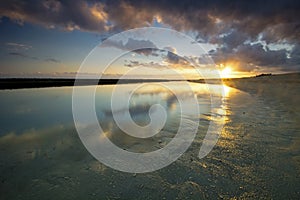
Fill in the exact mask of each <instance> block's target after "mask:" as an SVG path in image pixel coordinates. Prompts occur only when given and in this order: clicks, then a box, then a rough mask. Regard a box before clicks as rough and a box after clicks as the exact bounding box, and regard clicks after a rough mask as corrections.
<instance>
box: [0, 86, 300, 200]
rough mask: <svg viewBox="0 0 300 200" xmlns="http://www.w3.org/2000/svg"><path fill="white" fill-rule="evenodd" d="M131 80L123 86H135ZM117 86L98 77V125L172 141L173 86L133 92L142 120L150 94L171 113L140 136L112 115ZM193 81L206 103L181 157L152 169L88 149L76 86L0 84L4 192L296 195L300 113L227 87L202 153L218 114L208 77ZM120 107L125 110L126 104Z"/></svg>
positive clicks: (133, 146)
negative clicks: (116, 162)
mask: <svg viewBox="0 0 300 200" xmlns="http://www.w3.org/2000/svg"><path fill="white" fill-rule="evenodd" d="M168 84H171V85H172V84H173V87H174V88H176V90H179V91H181V92H182V93H181V94H182V95H185V96H189V95H190V94H189V92H187V91H184V90H183V89H182V88H180V84H178V83H168ZM133 86H134V84H128V85H124V86H122V87H124V91H130V90H131V89H132V87H133ZM113 87H114V86H98V89H97V93H96V100H95V101H96V104H95V107H96V113H97V116H98V119H99V121H100V125H101V126H102V127H103V130H104V131H106V132H107V133H109V134H108V135H107V136H108V137H109V138H110V140H111V141H112V142H113V143H114V144H116V145H117V146H119V147H120V148H123V149H126V150H128V151H132V152H147V151H153V150H156V149H159V148H162V147H164V146H165V145H166V144H167V143H168V142H169V141H170V140H172V138H173V137H174V135H175V134H176V131H177V129H178V126H179V116H180V115H179V111H180V109H179V105H178V101H177V100H176V98H174V95H173V94H172V93H171V92H169V91H167V90H166V89H164V88H161V87H158V86H153V85H151V86H150V87H144V88H142V89H140V90H138V91H136V93H135V95H134V96H132V98H131V101H130V114H131V117H132V118H133V120H134V121H135V122H136V123H137V124H140V125H145V124H147V123H149V115H148V109H149V107H150V105H152V104H153V103H160V104H161V105H162V106H163V107H164V108H165V109H166V111H167V116H168V120H167V121H166V124H165V127H164V128H163V129H162V131H161V132H160V133H159V134H157V135H156V136H155V137H152V138H151V139H136V138H132V137H128V136H127V135H126V134H125V133H123V132H122V131H121V130H120V129H118V128H117V127H116V125H115V123H114V121H113V118H112V113H111V110H110V98H109V97H110V95H111V92H112V89H113ZM86 88H87V89H88V88H89V87H86ZM192 89H193V91H194V92H195V93H196V95H197V101H198V103H199V107H200V111H201V114H200V116H198V117H199V119H200V124H199V127H198V133H197V136H196V138H195V140H194V141H193V144H192V145H191V147H190V148H189V149H188V150H187V152H186V153H185V154H184V155H183V156H182V157H180V158H179V159H178V160H177V161H176V162H174V163H172V164H171V165H169V166H167V167H165V168H163V169H160V170H158V171H155V172H151V173H145V174H130V173H124V172H119V171H116V170H113V169H111V168H109V167H107V166H105V165H103V164H101V163H100V162H99V161H97V160H96V159H95V158H93V157H92V156H91V155H90V153H89V152H88V151H87V150H86V149H85V147H84V146H83V144H82V143H81V141H80V139H79V137H78V134H77V132H76V130H75V127H74V122H73V117H72V88H71V87H63V88H44V89H22V90H11V91H9V90H5V91H0V99H1V100H0V101H1V105H0V108H1V115H0V124H1V126H0V127H1V129H0V198H1V199H163V198H165V199H176V198H177V199H207V198H210V199H216V198H224V199H229V198H245V199H253V198H255V199H257V198H265V199H270V198H275V199H286V198H290V199H292V198H294V199H297V198H298V197H299V195H300V193H299V191H298V188H300V178H299V174H300V170H299V166H300V165H299V163H300V162H299V160H300V159H299V157H300V151H299V144H300V142H299V141H300V140H299V137H300V136H299V135H300V134H299V126H298V125H297V119H296V120H295V118H294V116H291V115H290V113H289V112H287V111H286V110H285V109H284V107H280V106H277V104H276V103H274V102H266V101H264V100H263V99H260V98H258V97H255V96H251V95H249V94H247V93H245V92H242V91H239V90H237V89H233V88H226V95H227V98H226V99H225V105H224V107H223V108H222V109H225V110H226V124H225V126H224V128H223V131H222V134H221V137H220V138H219V140H218V143H217V145H216V146H215V147H214V149H213V150H212V152H210V154H209V155H208V156H207V157H205V158H203V159H199V158H198V157H197V156H198V153H199V149H200V146H201V144H202V141H203V137H204V135H205V133H206V131H207V128H208V125H209V122H210V120H212V118H211V116H210V99H209V94H208V91H207V89H206V87H205V85H203V84H196V83H195V84H192ZM83 98H84V96H83ZM120 98H122V96H120ZM119 110H120V112H122V107H120V108H119ZM187 117H189V118H190V119H194V116H187Z"/></svg>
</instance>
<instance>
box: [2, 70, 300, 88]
mask: <svg viewBox="0 0 300 200" xmlns="http://www.w3.org/2000/svg"><path fill="white" fill-rule="evenodd" d="M290 76H292V77H294V78H293V79H289V78H287V77H290ZM271 77H276V78H277V79H278V78H279V79H278V80H280V79H282V81H289V80H293V81H295V77H296V80H299V81H300V79H298V78H300V73H289V74H277V75H272V74H261V75H256V76H254V77H246V78H245V77H244V78H224V79H222V81H223V82H224V83H228V82H229V81H234V80H249V79H250V80H253V81H255V80H259V81H268V79H270V78H271ZM169 81H180V80H177V79H176V80H172V79H100V80H96V79H80V81H79V82H77V83H76V86H87V85H97V84H98V85H115V84H128V83H147V82H169ZM185 81H186V80H185ZM187 81H190V82H195V83H219V81H220V79H198V80H187ZM74 83H75V79H71V78H0V90H4V89H24V88H44V87H63V86H74Z"/></svg>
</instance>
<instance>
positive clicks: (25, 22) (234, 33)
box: [0, 0, 300, 77]
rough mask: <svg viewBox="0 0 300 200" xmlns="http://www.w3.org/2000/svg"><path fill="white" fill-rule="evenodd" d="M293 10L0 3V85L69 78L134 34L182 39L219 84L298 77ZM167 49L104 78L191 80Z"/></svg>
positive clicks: (292, 5)
mask: <svg viewBox="0 0 300 200" xmlns="http://www.w3.org/2000/svg"><path fill="white" fill-rule="evenodd" d="M299 10H300V1H298V0H277V1H276V0H272V1H271V0H252V1H240V0H232V1H229V0H195V1H193V0H184V1H183V0H181V1H174V0H152V1H147V0H124V1H121V0H102V1H101V0H99V1H97V0H78V1H72V0H2V1H1V2H0V77H74V76H75V75H76V73H77V71H78V69H79V67H80V65H81V63H82V62H83V61H84V59H85V58H86V56H87V55H88V54H89V53H90V52H91V50H92V49H94V48H95V47H96V46H98V45H100V44H101V43H102V42H103V41H105V39H107V38H109V37H110V36H112V35H114V34H117V33H120V32H122V31H126V30H130V29H133V28H141V27H163V28H169V29H172V30H176V31H179V32H181V33H184V34H187V35H188V36H189V37H191V38H193V39H194V40H195V42H196V43H198V44H201V45H202V46H204V49H205V50H206V53H207V55H208V56H209V57H210V58H211V59H212V60H213V62H214V63H215V65H216V67H217V68H218V69H219V70H220V72H221V76H223V77H241V76H252V75H256V74H260V73H274V74H276V73H289V72H299V71H300V20H299V19H300V12H299ZM165 40H166V41H167V40H168V37H167V36H166V37H165ZM137 41H138V39H132V40H128V41H127V42H126V41H125V42H124V43H122V45H119V46H116V45H114V48H119V49H124V48H126V46H127V47H128V46H130V45H131V46H132V45H136V44H137ZM138 42H140V43H151V41H146V40H140V41H138ZM174 42H176V41H170V42H169V43H170V44H169V45H166V46H165V47H163V49H160V50H158V49H156V48H157V45H153V49H150V50H149V49H148V50H140V51H135V52H132V53H130V54H127V55H124V56H123V57H122V58H120V59H119V60H118V61H116V62H114V63H113V64H112V66H111V68H110V69H109V70H107V71H106V75H107V77H116V76H120V75H122V74H123V73H126V72H127V71H128V70H129V69H132V68H140V70H139V72H138V73H137V74H136V76H144V77H149V76H150V75H151V74H154V75H155V74H156V71H157V70H159V71H160V73H166V74H167V72H166V71H164V70H163V69H164V68H165V67H166V66H169V67H172V68H174V69H176V70H177V71H179V72H182V73H184V74H187V76H192V75H191V74H193V71H192V70H189V63H188V62H187V60H186V59H185V57H184V56H183V57H182V56H178V55H177V52H178V51H179V50H178V49H175V48H174V47H172V43H174ZM166 44H167V43H166ZM198 56H199V57H197V60H199V59H200V56H201V55H200V54H199V55H198ZM186 58H187V59H188V58H191V57H186ZM193 59H195V57H193ZM100 64H101V63H99V65H100ZM93 73H94V71H92V70H91V71H90V72H87V74H93ZM150 77H151V76H150Z"/></svg>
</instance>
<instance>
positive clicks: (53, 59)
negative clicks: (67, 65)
mask: <svg viewBox="0 0 300 200" xmlns="http://www.w3.org/2000/svg"><path fill="white" fill-rule="evenodd" d="M45 61H46V62H53V63H60V60H57V59H55V58H47V59H45Z"/></svg>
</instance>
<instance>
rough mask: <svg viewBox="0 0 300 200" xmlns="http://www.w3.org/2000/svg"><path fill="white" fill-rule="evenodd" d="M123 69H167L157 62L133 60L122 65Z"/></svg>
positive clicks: (166, 66)
mask: <svg viewBox="0 0 300 200" xmlns="http://www.w3.org/2000/svg"><path fill="white" fill-rule="evenodd" d="M124 66H125V67H150V68H156V69H169V68H168V65H166V64H162V63H159V62H153V61H151V62H140V61H135V60H130V61H126V62H125V64H124Z"/></svg>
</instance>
